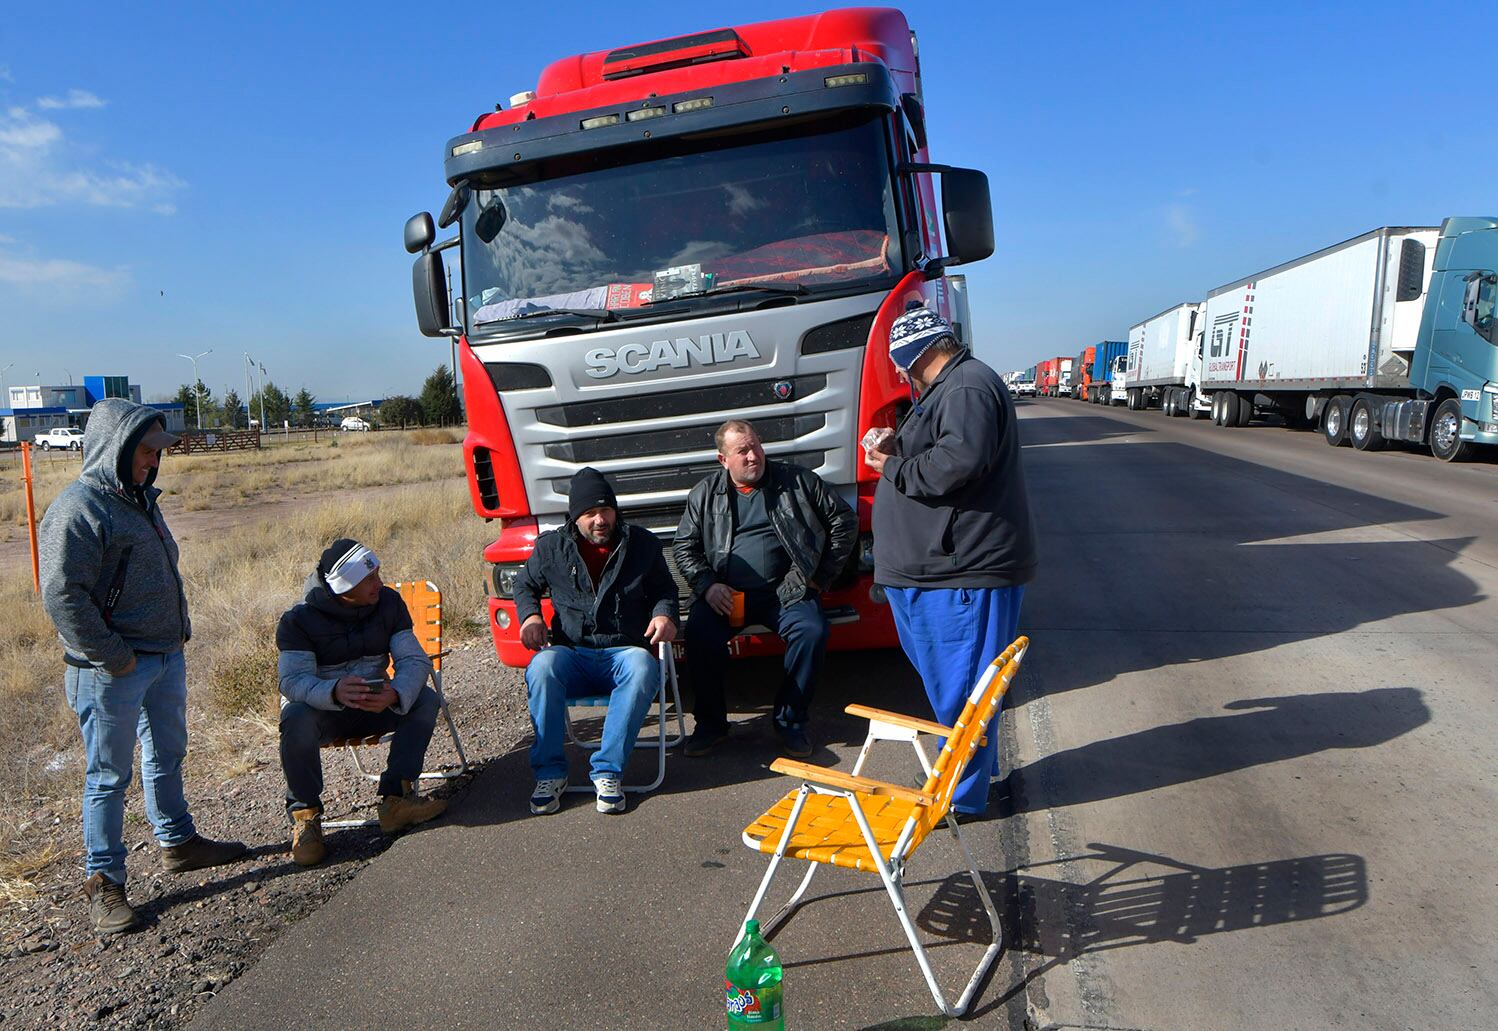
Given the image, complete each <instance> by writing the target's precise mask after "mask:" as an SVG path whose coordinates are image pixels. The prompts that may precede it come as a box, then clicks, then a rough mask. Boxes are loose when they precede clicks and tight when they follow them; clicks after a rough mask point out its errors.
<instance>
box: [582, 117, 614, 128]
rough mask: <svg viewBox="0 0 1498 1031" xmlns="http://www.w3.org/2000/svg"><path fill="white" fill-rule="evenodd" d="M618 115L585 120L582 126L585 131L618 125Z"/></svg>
mask: <svg viewBox="0 0 1498 1031" xmlns="http://www.w3.org/2000/svg"><path fill="white" fill-rule="evenodd" d="M618 124H619V116H618V115H598V116H597V117H594V118H584V119H583V122H582V125H583V128H584V129H602V128H603V127H604V126H606V125H618Z"/></svg>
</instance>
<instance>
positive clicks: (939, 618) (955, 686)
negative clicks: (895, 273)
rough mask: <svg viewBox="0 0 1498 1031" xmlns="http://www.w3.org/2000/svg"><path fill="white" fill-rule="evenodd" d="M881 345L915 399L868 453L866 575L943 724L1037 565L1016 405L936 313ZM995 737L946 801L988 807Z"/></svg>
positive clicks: (901, 321)
mask: <svg viewBox="0 0 1498 1031" xmlns="http://www.w3.org/2000/svg"><path fill="white" fill-rule="evenodd" d="M889 343H890V346H889V356H890V360H891V361H892V362H893V363H894V365H895V368H896V370H897V371H898V373H899V376H900V378H901V379H902V380H904V381H906V382H907V383H909V384H910V385H911V394H912V400H913V401H914V402H915V403H914V407H912V409H911V411H910V414H909V415H908V416H906V418H905V421H904V422H903V423H902V424H901V425H900V429H899V431H898V432H897V433H895V434H894V435H893V436H889V437H886V438H884V439H882V440H880V441H878V442H877V443H874V442H871V443H873V446H872V447H869V448H868V449H867V450H866V454H865V459H864V460H865V461H866V462H867V463H868V465H869V466H870V467H872V468H873V469H876V470H878V471H879V485H878V487H877V488H876V491H875V494H874V581H875V583H878V584H880V585H881V586H883V587H884V589H885V594H886V596H887V597H888V598H889V603H890V608H891V610H892V612H893V615H894V617H895V627H896V629H897V630H898V631H899V634H900V644H901V646H902V647H903V648H904V649H905V654H906V655H908V656H909V657H910V661H911V662H912V663H914V664H915V668H916V670H917V671H918V672H919V673H920V675H921V680H922V681H923V682H924V683H925V686H926V695H927V697H928V698H929V699H930V700H931V707H932V708H933V709H934V710H935V711H936V719H937V720H938V721H939V722H941V723H944V724H946V725H948V726H951V725H952V723H953V722H954V721H955V720H956V719H957V717H958V716H959V715H961V713H962V708H963V705H964V704H965V703H966V701H967V697H968V693H969V692H971V691H972V689H973V685H974V684H975V683H976V682H977V679H978V674H979V673H980V672H981V671H982V670H983V668H984V666H986V665H987V664H988V663H989V662H991V661H992V660H993V659H994V657H995V656H997V655H998V654H999V653H1000V652H1002V651H1003V650H1004V649H1005V648H1006V647H1008V645H1009V643H1010V642H1011V641H1013V640H1014V637H1015V635H1016V633H1017V632H1018V627H1019V608H1020V602H1021V600H1022V599H1023V597H1024V591H1025V588H1024V585H1025V584H1026V583H1027V582H1028V581H1029V580H1030V579H1031V577H1033V576H1034V573H1035V537H1034V533H1033V531H1032V529H1031V525H1030V503H1029V500H1028V498H1027V496H1026V494H1025V476H1024V470H1023V469H1022V468H1021V466H1020V454H1019V438H1018V434H1017V431H1016V428H1015V418H1014V402H1013V401H1012V400H1011V399H1010V397H1009V391H1008V389H1006V388H1005V386H1004V383H1003V381H1002V380H1001V379H1000V378H999V376H998V374H997V373H995V372H994V371H993V370H992V369H990V368H989V367H988V366H986V365H984V364H983V363H982V362H980V361H979V360H978V359H976V358H974V357H973V356H972V355H971V354H970V353H968V351H967V350H966V349H965V348H963V347H962V345H961V344H959V343H958V342H957V338H956V336H955V335H954V334H953V332H952V327H951V325H950V324H948V322H947V321H946V320H945V319H943V318H942V317H941V316H940V315H938V314H937V313H936V312H933V311H928V310H927V309H925V308H914V309H912V310H910V311H907V312H906V313H905V314H904V315H901V316H900V317H899V318H898V319H896V320H895V323H894V325H893V326H892V327H891V329H890V335H889ZM917 392H918V393H919V396H917ZM998 737H999V736H998V735H997V734H989V735H988V744H987V745H985V746H984V747H983V748H982V749H981V750H980V751H979V752H978V754H977V755H976V756H974V757H973V760H972V762H971V763H969V765H968V768H967V772H966V773H965V774H964V775H963V778H962V782H961V783H960V784H959V785H958V787H957V792H956V794H955V795H954V796H953V800H952V808H953V809H954V810H956V811H957V812H958V813H964V814H968V815H979V814H981V813H983V811H984V810H985V809H986V808H987V806H988V782H989V774H990V771H992V772H997V766H996V764H997V760H998Z"/></svg>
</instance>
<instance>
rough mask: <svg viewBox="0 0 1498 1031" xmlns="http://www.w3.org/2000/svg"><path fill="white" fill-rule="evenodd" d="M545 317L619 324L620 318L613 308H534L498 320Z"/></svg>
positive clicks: (507, 320) (508, 320)
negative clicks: (558, 316)
mask: <svg viewBox="0 0 1498 1031" xmlns="http://www.w3.org/2000/svg"><path fill="white" fill-rule="evenodd" d="M543 315H574V316H576V317H577V318H580V319H597V320H598V321H599V322H618V321H619V316H618V315H617V314H616V313H615V312H614V310H613V309H612V308H532V309H531V310H530V311H523V312H521V313H520V314H518V315H511V316H510V317H509V318H508V319H498V320H496V321H499V322H510V321H512V320H514V319H539V318H540V317H541V316H543Z"/></svg>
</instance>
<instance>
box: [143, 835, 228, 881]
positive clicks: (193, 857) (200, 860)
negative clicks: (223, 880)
mask: <svg viewBox="0 0 1498 1031" xmlns="http://www.w3.org/2000/svg"><path fill="white" fill-rule="evenodd" d="M249 851H250V850H249V849H248V848H246V847H245V845H244V842H242V841H214V840H213V839H212V838H205V837H203V835H201V834H194V835H193V836H192V837H190V838H188V839H187V840H186V841H184V842H183V843H182V844H180V845H167V846H165V847H163V848H162V850H161V860H162V865H163V866H165V867H166V872H167V873H186V872H187V871H188V870H202V869H205V868H207V867H210V866H223V865H224V864H225V863H232V862H234V860H236V859H242V858H243V857H244V856H245V854H246V853H248V852H249Z"/></svg>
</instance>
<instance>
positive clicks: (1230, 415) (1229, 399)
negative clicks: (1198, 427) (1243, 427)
mask: <svg viewBox="0 0 1498 1031" xmlns="http://www.w3.org/2000/svg"><path fill="white" fill-rule="evenodd" d="M1218 425H1219V426H1236V425H1238V395H1237V394H1235V393H1233V391H1231V390H1224V391H1223V392H1222V421H1221V422H1220V423H1218Z"/></svg>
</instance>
